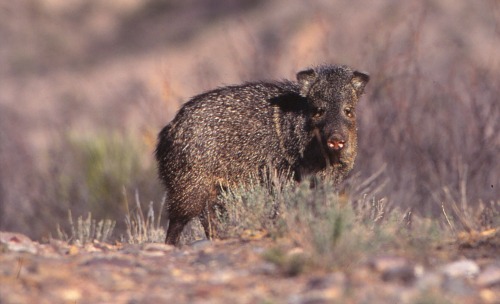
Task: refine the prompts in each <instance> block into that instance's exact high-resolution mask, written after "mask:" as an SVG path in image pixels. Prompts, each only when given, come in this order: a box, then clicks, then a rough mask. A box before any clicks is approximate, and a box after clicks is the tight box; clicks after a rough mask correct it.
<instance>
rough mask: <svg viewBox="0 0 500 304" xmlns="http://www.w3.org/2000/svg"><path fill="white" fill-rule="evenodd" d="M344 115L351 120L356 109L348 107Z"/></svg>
mask: <svg viewBox="0 0 500 304" xmlns="http://www.w3.org/2000/svg"><path fill="white" fill-rule="evenodd" d="M344 113H345V116H347V117H349V118H353V117H354V109H353V108H351V107H347V108H345V109H344Z"/></svg>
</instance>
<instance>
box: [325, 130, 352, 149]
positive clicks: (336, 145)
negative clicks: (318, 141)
mask: <svg viewBox="0 0 500 304" xmlns="http://www.w3.org/2000/svg"><path fill="white" fill-rule="evenodd" d="M346 143H347V140H346V138H345V137H344V136H342V135H340V134H333V135H332V136H330V138H328V140H327V141H326V145H327V146H328V149H330V150H332V151H340V150H342V149H343V148H344V146H345V145H346Z"/></svg>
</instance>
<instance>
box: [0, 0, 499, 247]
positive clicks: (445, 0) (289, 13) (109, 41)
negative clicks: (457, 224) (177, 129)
mask: <svg viewBox="0 0 500 304" xmlns="http://www.w3.org/2000/svg"><path fill="white" fill-rule="evenodd" d="M499 49H500V2H498V1H497V0H484V1H475V2H472V1H466V0H427V1H416V0H413V1H397V0H383V1H362V0H349V1H348V0H339V1H327V0H318V1H300V0H292V1H290V0H273V1H254V0H240V1H232V0H219V1H215V0H206V1H201V0H200V1H197V0H185V1H180V0H164V1H160V0H108V1H99V0H65V1H63V0H44V1H39V0H17V1H2V3H0V229H1V230H11V231H19V232H23V233H26V234H27V235H29V236H31V237H33V238H36V239H40V238H44V237H48V236H50V235H54V234H55V231H56V227H57V224H58V223H61V224H63V223H64V222H66V221H67V218H68V210H71V211H72V214H73V215H74V216H75V217H78V216H82V215H87V214H88V213H89V212H91V214H92V216H93V218H97V219H102V218H111V219H113V220H116V221H117V223H116V229H117V230H119V231H120V230H121V231H123V230H124V229H125V225H126V223H125V220H124V219H125V217H126V216H127V214H128V213H129V212H130V210H128V207H127V204H126V202H127V201H134V202H140V204H143V207H144V208H145V210H146V209H147V208H146V207H147V206H149V204H150V202H151V201H153V202H155V204H158V205H159V204H160V202H161V201H162V197H163V190H162V187H161V185H160V183H159V182H158V180H157V178H156V168H155V164H154V161H153V150H154V145H155V140H156V134H157V132H158V131H159V130H160V129H161V127H162V126H163V125H165V124H166V123H167V122H168V121H169V120H170V119H171V118H172V117H173V116H174V115H175V113H176V111H177V109H178V108H179V106H180V105H181V104H182V103H183V102H185V101H186V100H187V99H188V98H189V97H190V96H193V95H195V94H198V93H200V92H202V91H204V90H207V89H210V88H213V87H216V86H221V85H224V84H234V83H240V82H243V81H251V80H257V79H280V78H289V79H293V78H294V75H295V73H296V72H297V71H298V70H300V69H302V68H304V67H307V66H311V65H315V64H319V63H337V64H348V65H351V66H353V67H355V68H357V69H361V70H365V71H367V72H369V73H370V75H371V83H370V84H369V86H368V87H367V92H366V96H365V97H364V98H363V100H362V103H360V105H359V115H358V117H359V120H360V124H359V138H360V142H359V149H360V151H359V154H358V160H357V164H356V167H355V172H353V173H352V174H351V179H350V180H349V181H348V182H347V185H348V187H350V188H351V189H357V190H356V191H361V192H362V191H363V187H366V188H369V189H370V195H374V196H377V197H378V198H383V199H384V200H385V201H387V202H389V203H390V204H392V205H394V206H398V207H399V208H401V209H402V210H408V211H412V212H413V213H418V214H421V215H425V216H438V215H440V214H441V208H442V205H443V204H451V205H452V206H454V208H455V209H457V210H461V211H465V212H471V213H472V214H473V213H474V210H482V208H478V206H479V205H487V206H490V207H492V208H493V210H498V208H499V204H500V190H499V188H500V183H499V181H500V162H499V160H498V156H499V155H500V102H499V96H500V86H499V83H500V52H499V51H498V50H499ZM370 177H373V178H370ZM375 190H376V191H375ZM135 193H139V196H140V199H138V198H137V197H136V196H135ZM133 205H135V203H134V204H133ZM129 207H131V206H129ZM458 213H459V212H458V211H457V212H456V214H458ZM497 214H498V213H497ZM452 215H453V214H452ZM473 215H474V216H476V215H475V214H473ZM477 216H481V215H480V214H478V215H477Z"/></svg>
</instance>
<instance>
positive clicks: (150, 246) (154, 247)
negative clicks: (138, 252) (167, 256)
mask: <svg viewBox="0 0 500 304" xmlns="http://www.w3.org/2000/svg"><path fill="white" fill-rule="evenodd" d="M174 248H175V247H174V246H172V245H167V244H162V243H147V244H144V245H143V247H142V250H145V251H162V252H168V251H172V250H173V249H174Z"/></svg>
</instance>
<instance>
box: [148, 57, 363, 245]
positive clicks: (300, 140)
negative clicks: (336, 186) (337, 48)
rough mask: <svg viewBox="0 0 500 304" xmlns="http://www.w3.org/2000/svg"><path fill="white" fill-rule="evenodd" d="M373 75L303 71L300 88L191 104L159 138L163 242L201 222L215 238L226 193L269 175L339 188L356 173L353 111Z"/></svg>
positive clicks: (237, 90)
mask: <svg viewBox="0 0 500 304" xmlns="http://www.w3.org/2000/svg"><path fill="white" fill-rule="evenodd" d="M368 80H369V77H368V75H366V74H364V73H361V72H357V71H353V70H352V69H350V68H349V67H346V66H320V67H316V68H312V69H308V70H304V71H301V72H299V73H298V74H297V82H291V81H281V82H256V83H246V84H243V85H240V86H228V87H223V88H218V89H215V90H213V91H209V92H206V93H203V94H200V95H198V96H195V97H193V98H192V99H191V100H189V101H188V102H187V103H186V104H184V106H183V107H182V108H181V109H180V110H179V112H178V113H177V115H176V117H175V118H174V119H173V120H172V122H170V124H168V125H167V126H166V127H165V128H163V130H162V131H161V132H160V134H159V138H158V146H157V149H156V159H157V161H158V169H159V175H160V178H161V180H162V181H163V183H164V185H165V187H166V190H167V195H168V200H169V201H168V204H167V211H168V212H167V214H168V216H169V219H170V224H169V228H168V231H167V238H166V242H167V243H168V244H178V242H179V238H180V234H181V232H182V230H183V229H184V226H185V225H186V224H187V223H188V222H189V221H190V220H191V219H192V218H194V217H200V220H201V222H202V225H203V227H204V229H205V234H206V235H207V237H208V238H213V237H216V231H215V230H214V229H213V227H215V220H216V218H215V214H214V213H215V209H214V208H215V206H217V205H218V200H217V196H218V194H219V192H220V189H221V187H225V186H230V185H236V184H241V183H245V182H248V181H249V180H250V179H251V178H252V177H258V176H261V174H262V170H265V169H268V170H269V169H270V170H272V171H273V172H277V173H278V174H280V175H286V176H285V178H293V179H295V180H297V181H300V180H301V179H302V178H303V177H304V176H306V175H310V174H317V175H319V176H322V177H327V176H328V177H329V178H331V180H333V181H334V183H339V182H340V181H341V180H342V179H343V178H344V177H345V176H346V175H347V173H348V172H349V171H350V170H351V169H352V167H353V165H354V159H355V157H356V151H357V128H356V119H355V109H356V105H357V102H358V99H359V98H360V96H361V94H362V93H363V91H364V87H365V85H366V83H367V82H368Z"/></svg>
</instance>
